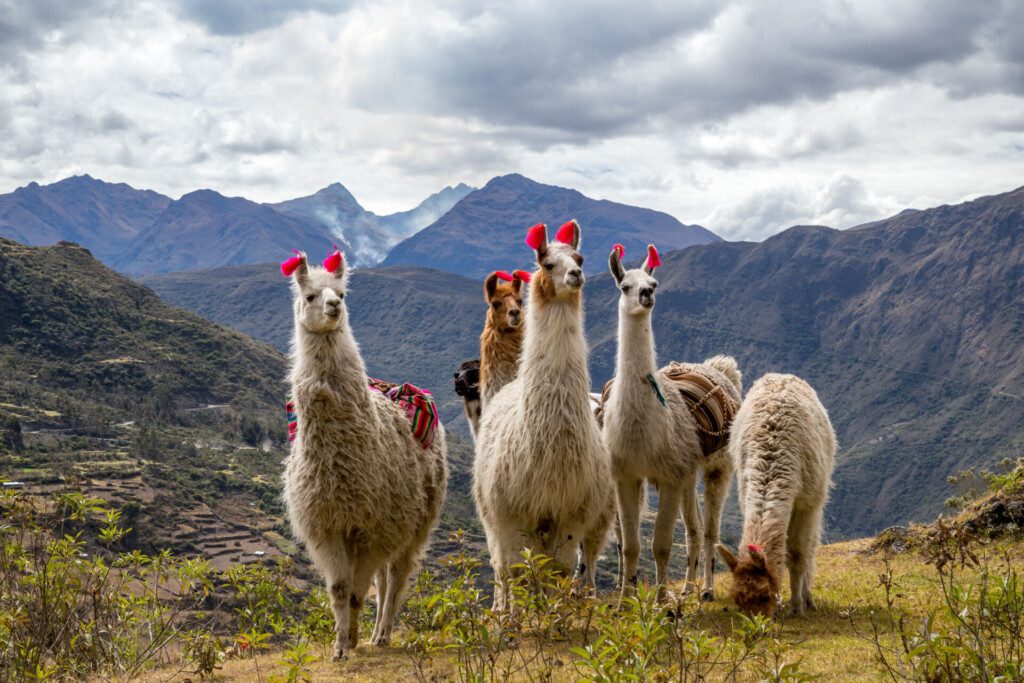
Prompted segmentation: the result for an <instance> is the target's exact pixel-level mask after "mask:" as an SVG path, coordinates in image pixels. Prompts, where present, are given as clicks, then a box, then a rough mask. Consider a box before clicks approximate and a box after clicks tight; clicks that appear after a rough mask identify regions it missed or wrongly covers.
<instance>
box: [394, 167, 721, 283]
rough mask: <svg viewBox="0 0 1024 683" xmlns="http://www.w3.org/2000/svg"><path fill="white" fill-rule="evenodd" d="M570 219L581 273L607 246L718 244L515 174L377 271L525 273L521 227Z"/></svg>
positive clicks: (650, 215) (691, 230) (694, 229)
mask: <svg viewBox="0 0 1024 683" xmlns="http://www.w3.org/2000/svg"><path fill="white" fill-rule="evenodd" d="M570 218H576V219H578V220H579V221H580V223H581V224H582V225H583V230H584V233H583V235H584V236H583V249H582V253H583V255H584V256H585V257H586V259H587V264H586V265H585V266H584V268H585V269H586V270H587V271H589V272H600V271H602V270H603V269H604V266H603V265H602V264H603V261H604V259H605V256H606V255H607V252H608V250H609V249H610V248H611V245H612V244H614V243H615V242H620V243H622V244H623V245H624V246H625V247H626V251H627V253H633V254H639V253H641V252H642V251H643V250H645V249H646V248H647V244H648V242H654V243H655V244H657V245H658V247H659V248H660V249H662V250H664V251H670V250H672V249H680V248H682V247H688V246H690V245H694V244H709V243H711V242H718V241H720V238H719V237H718V236H717V235H715V234H714V233H712V232H710V231H709V230H706V229H704V228H702V227H700V226H698V225H683V224H682V223H680V222H679V221H677V220H676V219H675V218H673V217H672V216H669V215H668V214H666V213H662V212H660V211H652V210H651V209H643V208H639V207H635V206H627V205H625V204H618V203H616V202H610V201H606V200H594V199H590V198H589V197H586V196H585V195H583V194H581V193H580V192H578V191H576V190H571V189H567V188H563V187H555V186H553V185H543V184H541V183H538V182H534V181H533V180H530V179H529V178H524V177H523V176H521V175H517V174H512V175H506V176H500V177H497V178H493V179H492V180H491V181H490V182H488V183H487V184H486V185H485V186H484V187H483V188H481V189H479V190H476V191H475V192H471V193H470V194H468V195H466V196H465V197H464V198H463V199H462V200H461V201H459V202H458V203H457V204H455V206H453V207H452V209H451V210H450V211H449V212H448V213H446V214H445V215H444V216H442V217H441V218H440V219H439V220H438V221H437V222H435V223H433V224H432V225H430V226H429V227H427V228H424V229H423V230H421V231H420V232H418V233H416V234H415V235H413V236H412V237H410V238H409V239H407V240H405V241H403V242H400V243H399V244H397V245H396V246H395V247H394V249H392V250H391V252H390V253H389V254H388V256H387V258H385V259H384V261H383V263H382V265H385V266H390V265H410V266H419V267H424V268H436V269H438V270H447V271H449V272H452V273H457V274H459V275H466V276H468V277H474V278H476V277H484V276H486V275H487V274H488V273H489V272H491V271H492V270H510V269H512V268H532V267H533V264H532V262H531V260H532V259H531V255H530V253H529V252H528V251H524V250H523V249H522V248H521V247H522V244H523V238H524V236H525V234H526V228H528V227H529V226H531V225H533V224H534V223H538V222H544V223H547V224H548V226H549V228H550V233H551V234H550V235H549V236H550V238H551V239H554V230H555V229H557V228H558V226H559V225H561V224H562V223H563V222H565V221H566V220H568V219H570Z"/></svg>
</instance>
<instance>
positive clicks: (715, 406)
mask: <svg viewBox="0 0 1024 683" xmlns="http://www.w3.org/2000/svg"><path fill="white" fill-rule="evenodd" d="M663 369H664V371H665V372H664V375H665V377H667V378H668V380H669V381H670V382H672V386H673V387H675V389H676V390H677V391H679V394H680V395H681V396H682V397H683V400H684V401H686V404H687V406H689V408H690V414H691V415H693V420H694V422H695V423H696V424H697V431H698V432H699V433H700V445H701V450H702V451H703V452H704V456H705V457H707V456H709V455H711V454H712V453H714V452H715V451H717V450H718V449H720V448H722V447H723V446H725V444H726V443H728V441H729V428H730V427H731V426H732V421H733V419H734V418H735V417H736V412H737V411H738V410H739V408H740V407H739V404H738V403H736V401H735V400H734V399H733V397H732V396H730V395H729V394H728V392H727V391H726V390H725V389H724V388H723V387H721V386H720V385H719V384H718V383H717V382H715V381H714V380H713V379H711V378H710V377H708V376H707V375H704V374H702V373H700V372H696V371H693V370H688V369H687V368H686V367H684V366H683V365H681V364H679V363H670V364H669V366H668V367H667V368H663ZM659 376H660V373H659ZM614 381H615V380H614V379H610V380H608V381H607V382H606V383H605V385H604V389H602V390H601V406H602V408H600V409H598V411H597V421H598V422H599V423H603V421H602V418H603V412H604V410H603V406H604V404H605V403H606V402H607V401H608V396H609V394H610V393H611V389H612V382H614ZM645 381H646V380H645ZM651 391H655V389H654V387H653V386H652V388H651Z"/></svg>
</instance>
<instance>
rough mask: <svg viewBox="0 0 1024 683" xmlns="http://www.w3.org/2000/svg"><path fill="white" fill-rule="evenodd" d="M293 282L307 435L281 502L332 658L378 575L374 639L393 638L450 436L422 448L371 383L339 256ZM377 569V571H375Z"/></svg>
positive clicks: (296, 390)
mask: <svg viewBox="0 0 1024 683" xmlns="http://www.w3.org/2000/svg"><path fill="white" fill-rule="evenodd" d="M324 266H325V267H324V268H320V267H309V266H308V265H307V263H306V257H305V255H304V254H299V255H298V256H296V257H293V258H291V259H289V260H288V261H286V262H285V263H283V264H282V266H281V270H282V272H284V273H285V274H286V275H291V276H292V290H293V292H294V299H295V301H294V312H295V335H294V338H293V340H292V367H291V375H290V379H291V386H292V400H293V401H294V404H295V412H296V413H297V418H298V429H297V432H296V435H295V440H294V441H293V442H292V448H291V454H290V455H289V457H288V459H287V460H286V462H285V471H284V500H285V504H286V506H287V509H288V517H289V519H290V520H291V524H292V529H293V530H294V532H295V535H296V536H297V537H298V538H299V539H300V540H301V541H302V542H303V543H304V544H305V546H306V548H307V550H308V551H309V553H310V555H311V556H312V558H313V563H314V564H315V565H316V567H317V569H319V570H320V572H321V573H322V574H323V575H324V579H325V583H326V586H327V591H328V594H329V595H330V600H331V609H332V610H333V612H334V628H335V635H336V638H335V644H334V656H335V659H342V658H344V657H345V654H346V652H347V650H349V649H351V648H354V647H355V646H356V644H357V642H358V640H359V613H360V611H361V609H362V606H363V601H364V599H365V597H366V594H367V591H368V589H369V585H370V582H371V581H372V580H373V579H374V578H377V583H378V597H377V603H378V610H377V623H376V626H375V628H374V634H373V642H374V644H384V643H386V642H387V640H388V638H389V636H390V633H391V627H392V624H393V621H394V617H395V613H396V611H397V610H398V608H399V607H400V605H401V602H402V599H403V597H404V594H405V591H406V589H407V582H408V578H409V575H410V574H411V573H412V571H413V570H414V569H415V567H416V565H417V562H418V561H419V558H420V555H421V553H422V551H423V548H424V545H425V544H426V540H427V536H428V534H429V533H430V530H431V529H432V527H433V526H434V522H435V521H436V520H437V515H438V512H439V510H440V509H441V503H442V502H443V499H444V494H445V484H446V481H447V466H446V457H447V447H446V444H445V435H444V429H443V427H441V425H437V428H436V431H435V433H434V437H433V442H432V443H431V444H430V446H429V447H428V448H424V447H423V445H421V443H420V442H419V441H417V440H416V439H415V438H414V437H413V434H412V432H411V430H410V426H409V422H408V420H407V419H406V415H405V413H404V412H403V410H402V408H401V407H399V406H398V405H397V404H396V403H395V402H393V401H392V400H391V399H389V398H387V397H386V396H385V395H384V394H382V393H380V392H378V391H373V390H371V389H370V388H369V387H368V386H367V378H366V369H365V367H364V365H363V359H362V357H361V356H360V355H359V347H358V345H357V344H356V340H355V338H354V337H353V336H352V331H351V330H350V329H349V326H348V311H347V309H346V307H345V302H344V297H345V290H346V287H347V276H346V269H345V264H344V260H343V259H342V258H341V254H340V252H338V251H337V250H335V252H334V254H332V255H331V256H330V257H328V258H327V260H325V261H324ZM378 572H379V575H378Z"/></svg>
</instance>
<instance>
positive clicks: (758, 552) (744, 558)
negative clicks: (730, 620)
mask: <svg viewBox="0 0 1024 683" xmlns="http://www.w3.org/2000/svg"><path fill="white" fill-rule="evenodd" d="M715 548H716V549H717V550H718V554H719V555H721V557H722V561H723V562H725V564H726V566H727V567H728V568H729V573H730V574H731V575H732V584H731V585H730V586H729V597H731V598H732V599H733V602H735V603H736V606H737V607H739V608H740V609H741V610H743V611H744V612H746V613H747V614H761V615H763V616H766V617H770V616H772V614H774V613H775V610H776V608H777V607H778V606H779V602H780V600H781V594H780V592H779V578H778V577H777V576H775V574H774V573H773V572H772V570H771V569H769V568H768V565H767V563H766V562H765V559H764V550H763V549H762V548H761V547H760V546H757V545H753V544H751V545H748V546H747V548H746V551H745V552H741V557H736V556H735V555H733V554H732V551H730V550H729V549H728V548H726V547H725V546H724V545H722V544H721V543H719V544H718V545H716V546H715Z"/></svg>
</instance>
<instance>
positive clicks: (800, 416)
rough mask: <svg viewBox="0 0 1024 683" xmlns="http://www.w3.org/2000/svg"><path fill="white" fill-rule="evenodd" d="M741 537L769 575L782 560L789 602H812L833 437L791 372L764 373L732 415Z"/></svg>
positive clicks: (795, 605) (743, 548)
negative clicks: (754, 550) (757, 553)
mask: <svg viewBox="0 0 1024 683" xmlns="http://www.w3.org/2000/svg"><path fill="white" fill-rule="evenodd" d="M729 451H730V453H731V455H732V459H733V461H734V463H735V465H736V469H737V475H738V481H737V489H738V492H739V502H740V510H741V511H742V512H743V540H742V542H741V544H740V556H741V557H743V556H745V555H746V554H748V550H747V547H748V546H749V545H750V544H754V545H756V546H760V547H761V548H763V556H764V561H765V565H766V566H767V569H768V571H769V572H771V574H772V575H773V576H774V578H775V581H776V582H778V581H780V580H781V577H782V572H783V568H784V567H787V566H788V568H789V579H790V587H791V590H792V610H793V611H794V612H797V613H799V612H801V611H803V609H804V608H805V607H807V608H813V607H814V601H813V600H812V598H811V587H812V584H813V580H814V566H815V557H816V555H817V550H818V544H819V543H820V539H821V518H822V512H823V510H824V507H825V503H826V501H827V500H828V491H829V488H831V486H832V470H833V468H834V466H835V455H836V437H835V432H834V431H833V429H832V423H831V422H829V419H828V413H827V412H826V411H825V407H824V406H823V405H822V404H821V401H820V400H819V399H818V395H817V393H815V391H814V389H813V388H812V387H811V385H809V384H808V383H807V382H805V381H804V380H802V379H800V378H799V377H794V376H793V375H783V374H774V373H772V374H767V375H765V376H764V377H762V378H761V379H759V380H757V382H755V383H754V385H753V386H752V387H751V388H750V391H749V393H748V394H747V397H746V400H745V401H744V402H743V406H742V407H741V408H740V411H739V413H738V414H737V415H736V420H735V422H734V423H733V429H732V438H731V441H730V444H729Z"/></svg>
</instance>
